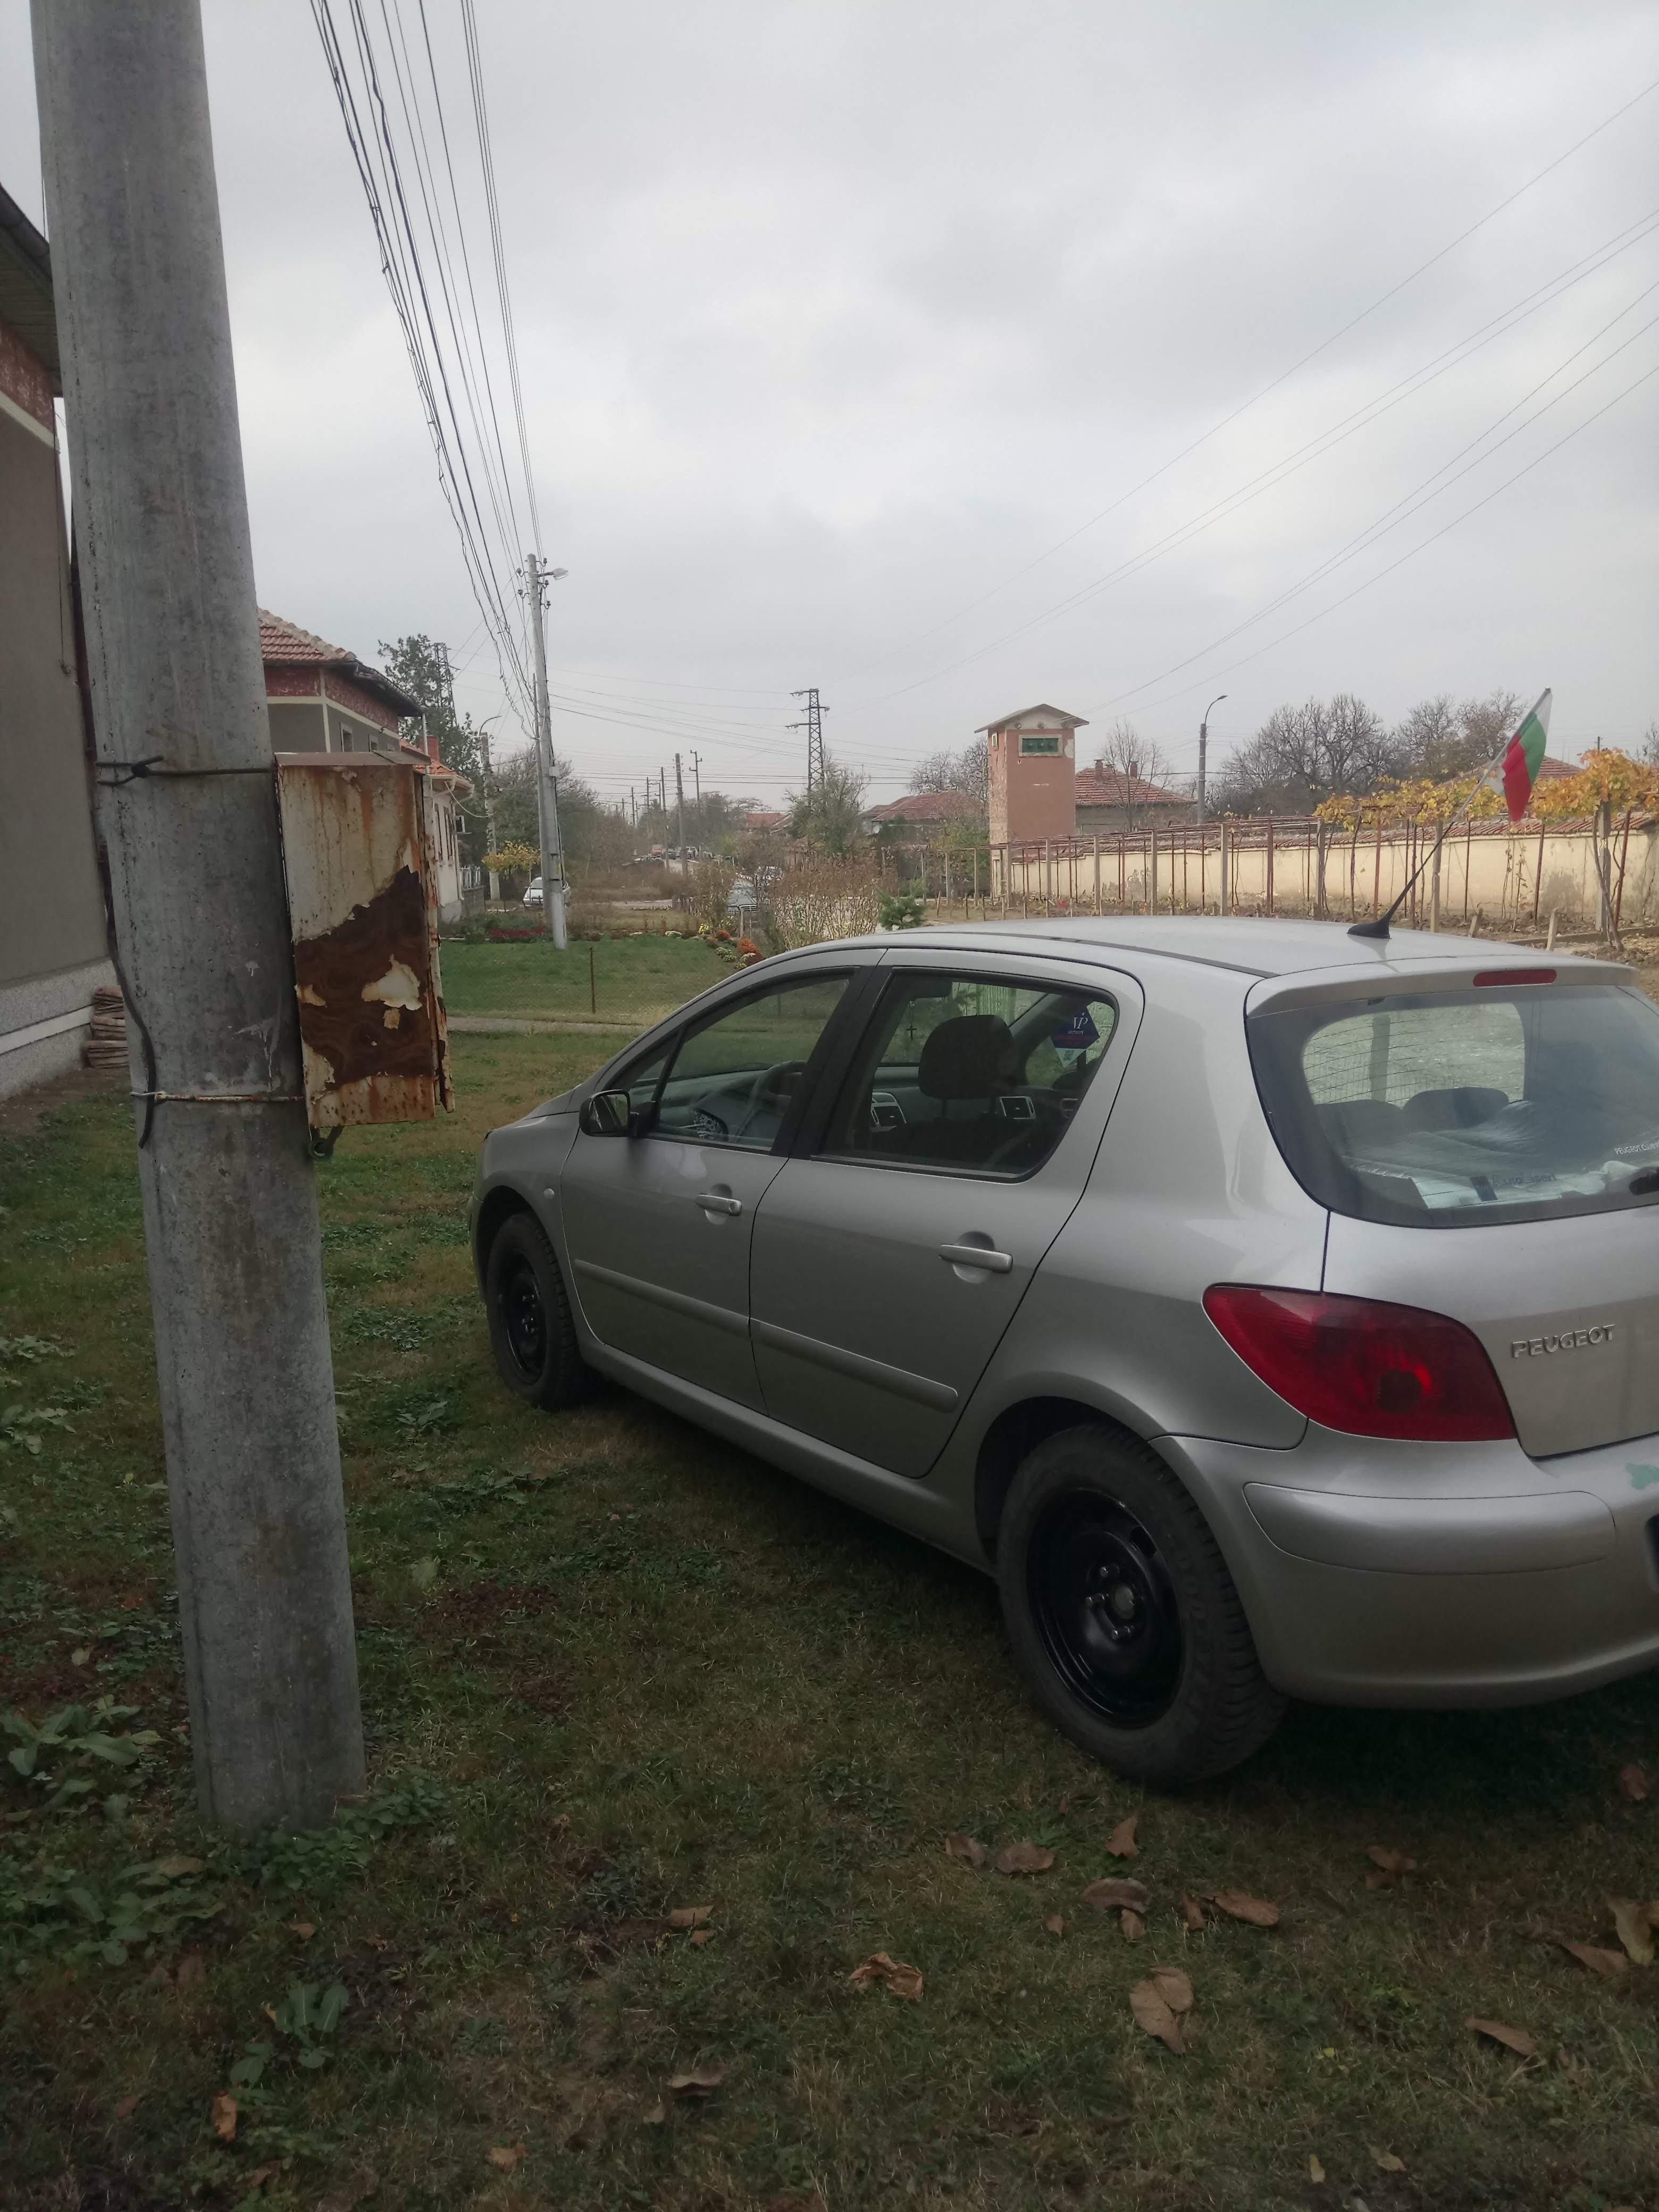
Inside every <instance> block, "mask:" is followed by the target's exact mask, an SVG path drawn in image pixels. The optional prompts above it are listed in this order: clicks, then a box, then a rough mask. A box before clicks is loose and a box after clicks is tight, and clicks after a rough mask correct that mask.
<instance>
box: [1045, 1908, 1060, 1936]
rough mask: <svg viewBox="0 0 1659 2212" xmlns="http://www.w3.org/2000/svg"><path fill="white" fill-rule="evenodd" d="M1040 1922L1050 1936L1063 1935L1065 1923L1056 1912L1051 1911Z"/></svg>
mask: <svg viewBox="0 0 1659 2212" xmlns="http://www.w3.org/2000/svg"><path fill="white" fill-rule="evenodd" d="M1042 1924H1043V1926H1044V1927H1045V1928H1046V1929H1048V1933H1049V1934H1050V1935H1051V1936H1063V1935H1064V1934H1065V1933H1066V1923H1065V1922H1064V1921H1063V1920H1062V1919H1061V1918H1060V1915H1059V1913H1057V1912H1051V1913H1050V1914H1049V1915H1048V1918H1047V1919H1046V1920H1045V1921H1044V1922H1043V1923H1042Z"/></svg>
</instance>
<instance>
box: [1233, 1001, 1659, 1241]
mask: <svg viewBox="0 0 1659 2212" xmlns="http://www.w3.org/2000/svg"><path fill="white" fill-rule="evenodd" d="M1248 1030H1249V1043H1250V1058H1251V1063H1252V1065H1253V1066H1254V1068H1255V1079H1256V1087H1257V1089H1258V1091H1260V1093H1261V1101H1262V1103H1263V1105H1264V1106H1265V1107H1266V1109H1267V1119H1268V1121H1269V1122H1270V1124H1271V1125H1272V1127H1273V1136H1274V1138H1275V1139H1276V1140H1277V1142H1278V1145H1279V1150H1280V1151H1281V1152H1283V1153H1284V1155H1285V1160H1286V1162H1287V1163H1288V1164H1289V1166H1290V1168H1291V1172H1292V1173H1293V1174H1294V1175H1295V1176H1296V1178H1297V1181H1298V1182H1300V1183H1301V1184H1302V1186H1303V1188H1304V1189H1305V1190H1307V1191H1308V1192H1309V1193H1310V1194H1311V1195H1312V1196H1313V1197H1314V1198H1316V1199H1317V1200H1319V1202H1320V1204H1321V1205H1322V1206H1330V1207H1331V1208H1332V1209H1333V1211H1334V1212H1338V1213H1346V1214H1353V1215H1356V1216H1358V1218H1360V1219H1361V1220H1364V1221H1390V1222H1399V1223H1405V1224H1407V1225H1411V1226H1413V1227H1416V1228H1423V1229H1461V1228H1466V1227H1469V1226H1471V1225H1476V1224H1480V1223H1486V1222H1497V1221H1531V1220H1537V1219H1540V1218H1547V1217H1548V1216H1550V1215H1553V1214H1575V1213H1603V1212H1611V1211H1613V1210H1616V1209H1619V1208H1622V1207H1626V1206H1642V1205H1652V1204H1655V1203H1659V1008H1656V1007H1655V1006H1653V1005H1652V1004H1651V1003H1650V1001H1649V1000H1646V999H1644V998H1643V997H1642V996H1641V995H1640V994H1639V993H1638V992H1635V991H1631V990H1625V989H1621V988H1619V987H1615V986H1612V985H1607V986H1602V985H1589V986H1583V985H1577V984H1564V983H1549V984H1537V985H1534V986H1531V987H1519V986H1517V987H1510V988H1507V989H1506V988H1504V987H1502V986H1498V987H1477V988H1473V989H1468V990H1462V991H1444V992H1437V993H1434V994H1424V995H1421V996H1410V997H1407V996H1403V995H1400V996H1390V997H1388V998H1378V999H1369V1000H1363V1001H1361V1002H1360V1003H1359V1004H1358V1005H1356V1004H1355V1002H1354V1001H1353V1000H1351V999H1350V1000H1343V1001H1341V1002H1340V1004H1337V1005H1330V1004H1327V1005H1323V1006H1297V1007H1294V1008H1286V1009H1285V1010H1284V1011H1283V1012H1271V1011H1270V1012H1265V1013H1261V1014H1256V1015H1253V1016H1252V1017H1251V1018H1250V1019H1249V1024H1248Z"/></svg>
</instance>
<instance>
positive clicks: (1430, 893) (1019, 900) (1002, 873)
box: [891, 816, 1659, 929]
mask: <svg viewBox="0 0 1659 2212" xmlns="http://www.w3.org/2000/svg"><path fill="white" fill-rule="evenodd" d="M1599 844H1600V841H1599V840H1598V838H1597V836H1596V833H1595V831H1594V829H1591V828H1589V827H1588V826H1587V825H1585V824H1584V823H1573V824H1571V825H1568V826H1565V827H1562V828H1559V829H1557V828H1553V827H1549V826H1547V825H1541V824H1540V823H1519V824H1516V825H1514V826H1511V825H1510V823H1475V824H1473V825H1472V826H1471V827H1470V828H1469V829H1467V830H1463V829H1459V830H1456V831H1455V832H1454V833H1453V835H1452V836H1450V837H1449V838H1448V839H1447V841H1446V844H1445V847H1444V848H1443V851H1442V853H1441V856H1440V866H1439V871H1438V873H1439V917H1440V920H1441V922H1442V923H1443V925H1445V924H1456V923H1458V922H1469V921H1473V920H1474V918H1475V916H1476V915H1477V914H1479V915H1482V916H1483V917H1484V919H1485V921H1486V923H1487V924H1488V925H1490V926H1492V927H1510V928H1518V929H1527V928H1530V927H1534V925H1537V926H1540V927H1541V926H1542V925H1543V924H1544V923H1545V922H1547V920H1548V918H1549V916H1550V915H1551V914H1552V913H1555V914H1558V915H1559V916H1560V918H1561V920H1562V921H1589V922H1597V921H1600V919H1601V896H1600V873H1599V868H1598V860H1597V854H1598V847H1599ZM1433 845H1434V833H1433V831H1432V829H1429V828H1427V827H1424V828H1416V827H1406V826H1404V825H1402V826H1401V827H1399V828H1394V829H1386V828H1385V829H1384V830H1383V833H1382V834H1381V835H1380V836H1379V835H1378V832H1377V831H1376V829H1369V830H1362V831H1360V832H1359V834H1358V836H1355V835H1354V834H1353V833H1352V831H1348V830H1343V829H1338V828H1336V827H1334V826H1333V825H1330V824H1327V823H1315V822H1310V821H1308V820H1306V819H1304V818H1297V819H1296V820H1282V819H1276V820H1258V821H1248V822H1229V823H1225V824H1222V823H1211V824H1208V825H1206V828H1204V829H1194V828H1183V829H1163V830H1157V831H1147V830H1140V831H1127V832H1123V833H1109V832H1104V833H1103V834H1102V835H1101V836H1098V837H1076V838H1054V839H1049V840H1048V841H1047V842H1043V843H1042V844H1024V845H991V846H980V847H978V848H963V849H951V848H945V847H928V848H915V847H912V848H900V849H899V852H898V854H896V857H895V859H894V862H893V871H894V872H893V877H892V878H891V880H894V881H895V882H896V883H902V885H903V887H904V888H906V889H915V890H924V891H925V893H926V895H927V896H928V897H930V898H936V899H942V900H945V901H947V902H954V901H957V900H966V899H979V900H981V901H984V902H987V904H989V905H991V906H994V907H995V908H997V910H998V911H999V912H1000V911H1002V910H1004V909H1005V908H1006V910H1007V911H1009V912H1012V913H1019V912H1027V911H1036V912H1042V911H1045V910H1048V909H1051V908H1072V909H1075V910H1078V911H1081V912H1085V913H1091V914H1092V913H1115V912H1125V911H1127V912H1130V913H1144V912H1146V911H1148V910H1150V909H1151V908H1153V907H1156V908H1157V909H1158V911H1159V912H1160V913H1166V914H1200V913H1205V912H1209V913H1212V914H1213V913H1215V912H1217V911H1218V910H1219V908H1220V906H1221V903H1222V898H1223V878H1224V871H1225V884H1226V892H1225V896H1226V904H1227V906H1228V908H1229V909H1230V910H1231V911H1232V912H1234V913H1238V914H1267V913H1274V914H1279V913H1282V914H1293V915H1294V914H1303V915H1311V914H1319V913H1325V914H1328V915H1334V916H1336V917H1338V918H1340V919H1344V920H1346V919H1350V918H1358V917H1360V916H1363V915H1368V914H1373V913H1375V912H1376V911H1377V910H1378V909H1379V908H1382V907H1386V906H1388V905H1389V903H1390V902H1392V901H1393V900H1394V898H1395V896H1397V895H1398V893H1399V892H1400V891H1401V890H1402V889H1403V887H1404V885H1405V884H1406V882H1407V878H1409V877H1410V875H1411V873H1412V871H1413V869H1414V868H1416V867H1417V866H1418V865H1419V862H1420V861H1424V860H1426V858H1427V856H1428V855H1429V854H1431V852H1432V850H1433ZM1604 849H1605V854H1606V860H1607V876H1608V881H1609V884H1610V885H1611V889H1612V896H1613V909H1614V914H1615V916H1616V918H1617V919H1618V920H1619V921H1622V922H1624V923H1626V924H1629V923H1644V922H1651V921H1659V821H1653V820H1638V819H1637V818H1635V817H1624V816H1617V817H1614V819H1613V823H1612V826H1611V832H1610V835H1609V836H1608V837H1607V840H1606V842H1605V848H1604ZM1434 900H1435V891H1434V874H1433V871H1432V870H1431V868H1429V867H1427V866H1425V867H1424V869H1423V872H1422V874H1421V876H1420V877H1419V879H1418V882H1417V884H1416V885H1415V887H1414V888H1413V892H1412V896H1411V900H1410V905H1409V908H1408V911H1409V913H1410V915H1411V918H1412V919H1413V921H1419V922H1423V923H1426V922H1427V921H1429V920H1430V919H1431V915H1432V914H1433V911H1434Z"/></svg>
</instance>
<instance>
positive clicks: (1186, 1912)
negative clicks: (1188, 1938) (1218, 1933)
mask: <svg viewBox="0 0 1659 2212" xmlns="http://www.w3.org/2000/svg"><path fill="white" fill-rule="evenodd" d="M1179 1909H1180V1912H1181V1921H1182V1926H1183V1927H1184V1928H1185V1929H1187V1930H1188V1934H1190V1935H1194V1936H1196V1935H1197V1933H1198V1931H1199V1929H1200V1928H1201V1927H1202V1926H1203V1925H1204V1907H1203V1906H1202V1905H1200V1903H1199V1901H1198V1899H1196V1898H1195V1897H1188V1895H1187V1893H1186V1892H1185V1891H1184V1890H1183V1891H1182V1893H1181V1905H1180V1908H1179Z"/></svg>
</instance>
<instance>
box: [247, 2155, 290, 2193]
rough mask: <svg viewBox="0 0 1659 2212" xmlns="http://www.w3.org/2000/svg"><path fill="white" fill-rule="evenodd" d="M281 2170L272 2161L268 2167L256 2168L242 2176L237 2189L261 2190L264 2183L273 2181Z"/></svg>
mask: <svg viewBox="0 0 1659 2212" xmlns="http://www.w3.org/2000/svg"><path fill="white" fill-rule="evenodd" d="M282 2170H283V2169H282V2167H281V2166H280V2165H279V2164H278V2163H277V2161H276V2160H275V2159H272V2160H271V2161H270V2164H269V2165H268V2166H255V2167H254V2169H253V2171H252V2173H245V2174H243V2175H242V2177H241V2179H240V2181H239V2182H238V2183H237V2187H238V2188H239V2189H246V2190H255V2189H263V2188H264V2185H265V2184H266V2182H268V2181H273V2180H275V2179H276V2176H277V2175H278V2174H279V2173H280V2172H282Z"/></svg>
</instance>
